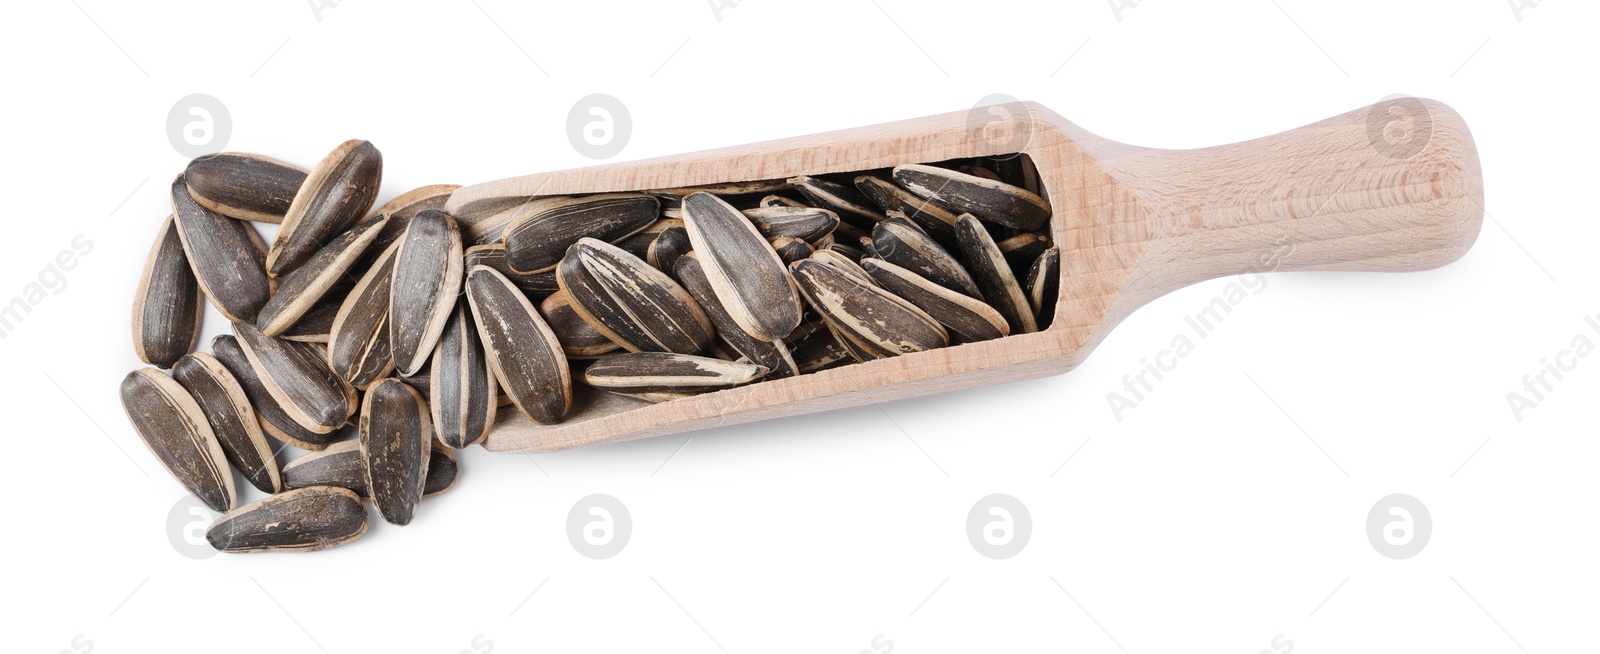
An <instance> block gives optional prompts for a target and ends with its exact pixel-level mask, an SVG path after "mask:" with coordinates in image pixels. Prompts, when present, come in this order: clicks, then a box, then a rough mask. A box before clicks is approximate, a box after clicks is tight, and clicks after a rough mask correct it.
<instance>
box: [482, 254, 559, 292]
mask: <svg viewBox="0 0 1600 654" xmlns="http://www.w3.org/2000/svg"><path fill="white" fill-rule="evenodd" d="M477 266H488V267H490V268H493V269H495V272H498V273H500V274H501V275H504V276H505V278H506V279H509V280H511V283H513V284H516V285H517V288H520V289H522V292H523V293H526V294H528V297H530V298H542V297H544V296H546V295H549V294H551V293H554V292H556V291H558V290H560V289H561V286H560V285H559V284H557V283H556V273H555V271H554V270H551V271H547V272H542V273H531V274H527V275H524V274H522V273H519V272H517V271H515V270H512V269H511V266H510V264H507V263H506V246H505V245H503V244H501V243H485V244H483V245H474V246H472V247H470V248H467V252H466V263H465V264H463V265H462V269H464V270H472V269H473V268H474V267H477Z"/></svg>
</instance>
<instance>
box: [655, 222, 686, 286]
mask: <svg viewBox="0 0 1600 654" xmlns="http://www.w3.org/2000/svg"><path fill="white" fill-rule="evenodd" d="M691 247H693V244H692V243H690V242H689V232H688V230H686V229H684V228H682V227H674V228H672V229H669V230H666V231H664V232H661V233H660V234H659V235H657V236H656V240H654V241H651V242H650V248H649V250H647V251H646V252H645V257H644V262H645V263H648V264H650V267H651V268H655V269H656V270H659V271H661V272H664V273H667V274H668V275H671V274H672V268H673V266H675V265H677V263H678V257H681V256H683V255H684V254H685V253H687V252H688V251H689V249H690V248H691Z"/></svg>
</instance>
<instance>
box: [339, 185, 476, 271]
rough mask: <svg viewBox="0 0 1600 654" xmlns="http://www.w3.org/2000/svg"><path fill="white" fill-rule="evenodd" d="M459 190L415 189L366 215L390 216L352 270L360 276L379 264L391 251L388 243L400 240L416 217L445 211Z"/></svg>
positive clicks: (443, 188)
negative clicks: (386, 251)
mask: <svg viewBox="0 0 1600 654" xmlns="http://www.w3.org/2000/svg"><path fill="white" fill-rule="evenodd" d="M458 188H461V186H460V185H459V184H432V185H429V186H424V187H421V188H415V189H411V190H409V191H406V192H405V193H401V194H400V195H399V196H398V197H396V198H395V199H393V200H390V201H388V202H385V203H384V204H383V206H381V207H378V208H377V210H376V211H373V212H372V215H370V216H367V219H368V220H371V219H372V218H376V217H378V216H388V217H389V219H388V220H387V221H385V222H384V223H383V230H382V231H380V232H378V238H377V239H376V240H374V241H373V242H372V245H369V246H367V252H366V254H364V255H362V257H361V261H359V262H358V263H356V265H355V266H352V267H351V268H350V270H351V271H352V272H353V273H354V274H355V275H356V276H358V277H359V276H360V275H361V274H363V273H365V272H366V271H367V270H368V269H370V268H372V264H374V263H376V262H377V261H378V255H380V254H382V253H383V251H384V250H387V249H389V244H391V243H394V242H395V241H398V240H400V237H401V236H402V235H404V234H405V233H406V228H407V227H409V226H411V219H412V218H413V217H415V216H416V215H417V214H419V213H422V212H423V211H426V210H428V209H433V210H435V211H444V205H445V203H446V202H448V201H449V200H450V194H451V193H454V192H455V190H456V189H458Z"/></svg>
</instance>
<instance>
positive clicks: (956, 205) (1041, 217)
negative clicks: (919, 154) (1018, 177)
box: [894, 164, 1050, 230]
mask: <svg viewBox="0 0 1600 654" xmlns="http://www.w3.org/2000/svg"><path fill="white" fill-rule="evenodd" d="M894 181H895V183H897V184H899V185H901V186H903V187H905V188H906V189H907V190H909V191H911V192H912V193H915V194H916V195H918V196H920V197H923V198H927V199H929V200H932V201H934V202H935V203H937V204H939V205H941V206H943V207H945V208H947V209H949V210H950V211H952V212H955V213H970V214H972V215H974V216H977V217H978V218H981V219H983V220H986V221H989V222H992V223H994V224H997V225H1004V226H1006V227H1014V228H1016V229H1022V230H1035V229H1038V228H1039V226H1040V225H1043V224H1044V221H1045V220H1048V219H1049V218H1050V204H1049V203H1048V202H1045V201H1044V198H1041V197H1039V195H1038V194H1036V193H1031V192H1029V191H1028V190H1027V189H1022V188H1018V187H1015V186H1012V185H1010V184H1005V183H1001V182H996V181H994V180H992V179H984V178H982V177H977V176H974V175H968V174H965V173H960V172H957V171H954V170H949V169H947V168H939V167H937V166H927V165H923V164H906V165H903V166H896V167H895V169H894Z"/></svg>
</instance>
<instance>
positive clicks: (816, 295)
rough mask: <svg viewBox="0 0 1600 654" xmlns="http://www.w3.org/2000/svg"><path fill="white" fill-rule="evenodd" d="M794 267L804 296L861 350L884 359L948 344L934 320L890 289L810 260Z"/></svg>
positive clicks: (798, 263) (947, 339)
mask: <svg viewBox="0 0 1600 654" xmlns="http://www.w3.org/2000/svg"><path fill="white" fill-rule="evenodd" d="M793 270H794V279H795V282H796V283H797V284H798V285H799V286H800V291H801V292H802V293H804V294H805V297H806V301H808V302H810V303H811V306H812V307H814V308H816V310H817V311H818V312H819V313H821V314H822V315H823V317H824V318H825V319H826V320H827V321H828V326H829V327H830V328H832V329H834V330H835V332H834V333H835V336H842V337H846V338H850V339H851V340H852V341H853V343H851V344H849V345H854V346H855V347H856V348H858V349H859V350H860V352H859V354H860V355H864V356H867V357H871V358H884V357H890V356H896V355H900V354H907V353H911V352H922V351H924V350H931V349H935V348H941V347H944V346H946V345H949V344H950V336H949V334H948V333H946V332H945V329H944V327H943V326H941V325H940V324H939V322H938V321H937V320H934V319H933V317H931V316H929V315H928V314H927V313H926V312H924V311H923V310H921V309H918V308H917V307H916V306H915V305H913V304H911V303H910V302H907V301H905V300H903V299H901V298H899V297H898V296H896V295H894V294H893V293H890V292H888V291H885V290H883V289H881V288H879V287H877V286H874V285H872V284H869V283H865V282H862V281H861V280H859V279H856V278H855V277H854V276H852V275H850V274H847V273H844V272H840V271H839V270H838V269H836V268H833V267H831V266H829V265H828V264H825V263H822V262H820V261H817V260H815V259H807V260H805V261H799V262H796V263H795V264H794V266H793ZM842 340H843V338H841V341H842Z"/></svg>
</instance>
